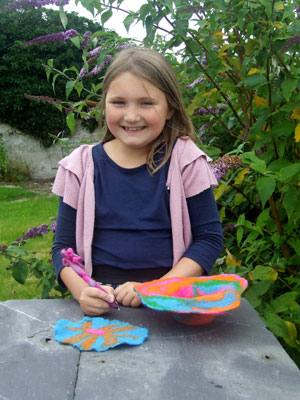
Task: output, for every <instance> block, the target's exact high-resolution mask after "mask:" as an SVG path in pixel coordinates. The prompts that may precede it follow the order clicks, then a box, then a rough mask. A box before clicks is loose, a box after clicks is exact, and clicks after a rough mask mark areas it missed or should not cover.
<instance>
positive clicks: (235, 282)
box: [135, 274, 248, 325]
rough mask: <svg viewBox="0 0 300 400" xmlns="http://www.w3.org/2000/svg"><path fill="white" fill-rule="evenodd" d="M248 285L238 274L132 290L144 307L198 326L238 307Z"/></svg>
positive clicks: (173, 280) (148, 284) (156, 283)
mask: <svg viewBox="0 0 300 400" xmlns="http://www.w3.org/2000/svg"><path fill="white" fill-rule="evenodd" d="M247 285H248V282H247V280H246V279H244V278H241V277H239V276H238V275H233V274H221V275H214V276H203V277H193V278H165V279H158V280H154V281H151V282H145V283H142V284H140V285H137V286H136V287H135V291H136V292H137V293H138V294H139V296H140V298H141V300H142V303H143V304H144V305H145V306H147V307H149V308H153V309H155V310H160V311H170V312H172V313H174V318H175V319H176V320H177V321H179V322H182V323H185V324H189V325H199V324H204V323H209V322H211V321H212V319H213V318H214V316H215V315H217V314H223V313H224V312H227V311H230V310H233V309H235V308H237V307H239V305H240V296H241V294H242V293H243V292H244V290H245V289H246V288H247Z"/></svg>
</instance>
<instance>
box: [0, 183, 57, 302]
mask: <svg viewBox="0 0 300 400" xmlns="http://www.w3.org/2000/svg"><path fill="white" fill-rule="evenodd" d="M57 208H58V197H57V196H49V195H48V194H38V193H34V192H31V191H26V190H24V189H22V188H8V187H1V186H0V246H3V245H6V246H8V245H9V244H10V243H12V242H13V241H14V240H15V239H17V238H18V237H20V236H21V235H22V233H25V232H27V231H28V229H29V228H32V227H34V226H39V225H41V224H48V223H50V222H51V218H52V217H56V215H57ZM52 238H53V235H52V233H50V234H49V235H45V236H43V237H41V238H35V239H30V240H28V242H27V244H26V246H25V247H24V248H26V249H28V250H33V251H35V252H36V256H38V257H40V258H43V259H44V260H45V261H46V260H48V259H49V258H50V250H51V246H52ZM7 265H8V260H7V259H6V258H5V257H3V256H0V300H1V301H3V300H8V299H30V298H34V297H36V296H37V295H38V294H39V293H40V292H39V290H37V289H36V284H37V281H36V280H34V279H30V280H27V281H26V283H25V285H21V284H19V283H18V282H16V281H15V280H14V279H13V278H12V276H11V272H10V271H7V270H6V266H7Z"/></svg>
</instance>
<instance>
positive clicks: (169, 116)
mask: <svg viewBox="0 0 300 400" xmlns="http://www.w3.org/2000/svg"><path fill="white" fill-rule="evenodd" d="M173 114H174V110H173V109H170V110H169V111H168V114H167V118H166V120H167V121H168V120H169V119H171V118H172V117H173Z"/></svg>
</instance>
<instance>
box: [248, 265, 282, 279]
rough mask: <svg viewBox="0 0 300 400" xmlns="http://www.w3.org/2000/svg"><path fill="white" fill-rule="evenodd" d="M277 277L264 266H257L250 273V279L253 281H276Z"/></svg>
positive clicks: (276, 274)
mask: <svg viewBox="0 0 300 400" xmlns="http://www.w3.org/2000/svg"><path fill="white" fill-rule="evenodd" d="M277 276H278V273H277V271H275V270H274V269H273V268H271V267H265V266H264V265H257V266H256V267H255V268H254V270H253V271H252V273H251V278H252V280H254V281H276V279H277Z"/></svg>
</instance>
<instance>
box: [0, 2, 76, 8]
mask: <svg viewBox="0 0 300 400" xmlns="http://www.w3.org/2000/svg"><path fill="white" fill-rule="evenodd" d="M61 2H62V4H63V5H64V6H65V5H67V4H69V2H70V0H16V1H14V2H12V3H9V4H8V5H7V6H6V7H5V9H4V10H27V9H31V8H43V7H45V6H48V5H52V6H59V5H60V3H61Z"/></svg>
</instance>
